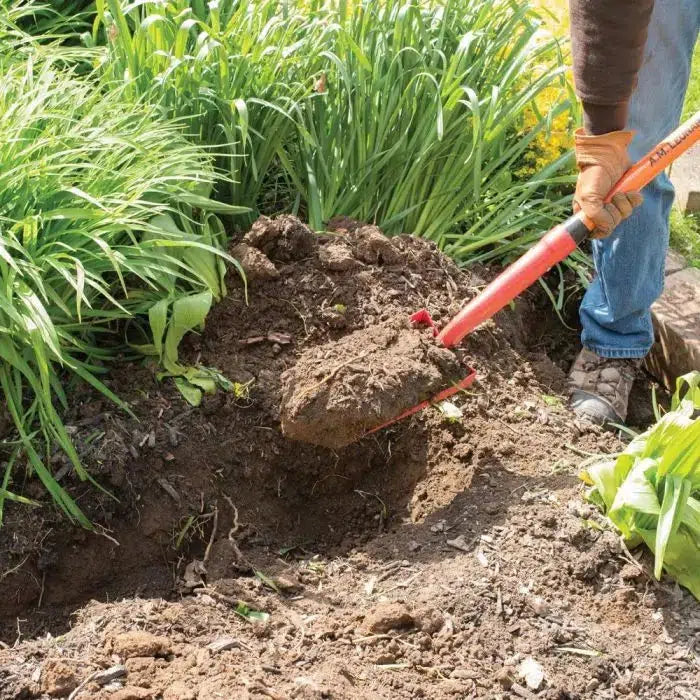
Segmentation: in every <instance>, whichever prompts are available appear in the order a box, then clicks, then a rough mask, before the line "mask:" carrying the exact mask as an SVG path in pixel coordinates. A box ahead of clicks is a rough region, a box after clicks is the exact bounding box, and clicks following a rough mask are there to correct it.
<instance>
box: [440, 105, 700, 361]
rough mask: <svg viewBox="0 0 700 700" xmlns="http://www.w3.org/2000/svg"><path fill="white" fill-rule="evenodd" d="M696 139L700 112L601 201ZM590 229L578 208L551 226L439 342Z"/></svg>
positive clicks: (519, 287) (643, 180)
mask: <svg viewBox="0 0 700 700" xmlns="http://www.w3.org/2000/svg"><path fill="white" fill-rule="evenodd" d="M699 140H700V112H698V113H697V114H695V115H694V116H693V117H691V118H690V119H688V121H686V122H685V123H684V124H682V125H681V126H679V127H678V129H676V130H675V131H674V132H673V133H672V134H670V135H669V136H668V137H667V138H666V139H664V140H663V141H662V142H661V143H659V144H658V145H657V146H656V147H655V148H653V149H652V150H651V151H649V153H647V154H646V155H645V156H644V157H643V158H642V159H641V160H639V161H638V162H637V163H635V164H634V165H633V166H632V167H631V168H630V169H629V170H628V171H627V172H626V173H625V174H624V175H623V176H622V177H621V178H620V180H619V182H618V183H617V184H616V185H615V187H613V188H612V190H610V193H609V194H608V196H607V198H606V201H610V199H612V197H613V195H615V194H617V193H618V192H635V191H637V190H641V189H642V188H643V187H644V186H645V185H648V184H649V183H650V182H651V181H652V180H653V179H654V178H655V177H656V176H657V175H658V174H659V173H661V172H663V171H664V170H665V169H666V168H667V167H668V166H669V165H670V164H671V163H672V162H673V161H674V160H675V159H676V158H678V156H680V155H681V154H682V153H684V152H685V151H687V150H688V149H689V148H690V147H691V146H692V145H693V144H694V143H696V142H697V141H699ZM593 228H594V225H593V222H592V221H591V220H590V219H589V218H588V217H587V216H585V215H584V214H583V213H582V212H579V213H578V214H575V215H574V216H572V217H570V218H569V219H567V220H566V221H565V222H564V223H562V224H559V225H558V226H555V227H554V228H553V229H552V230H551V231H549V233H546V234H545V235H544V236H543V237H542V238H541V239H540V241H539V242H538V243H537V244H536V245H535V246H533V247H532V248H531V249H530V250H529V251H528V252H527V253H525V254H524V255H523V256H522V257H520V258H518V260H516V261H515V262H514V263H513V264H512V265H510V266H509V267H507V268H506V269H505V270H504V271H503V272H502V273H501V274H500V275H499V276H498V277H496V279H495V280H493V282H491V283H490V284H489V285H488V286H487V287H486V288H485V289H484V291H483V292H481V294H479V295H478V296H477V297H475V298H474V299H472V300H471V301H470V302H469V303H468V304H467V305H466V306H465V307H464V308H463V309H462V310H461V311H460V312H459V313H458V314H457V316H455V317H454V318H453V319H452V320H451V321H450V322H449V323H448V324H447V325H446V326H445V327H444V328H443V329H442V331H441V332H440V333H439V334H438V336H437V339H438V342H440V343H441V344H442V345H444V346H445V347H447V348H450V347H453V346H454V345H457V343H459V341H460V340H462V338H464V336H465V335H467V334H468V333H471V331H473V330H474V329H475V328H476V327H477V326H478V325H480V324H481V323H483V322H484V321H486V320H488V319H489V318H491V317H492V316H493V315H494V314H495V313H496V312H498V311H500V310H501V309H502V308H503V307H504V306H506V305H507V304H509V303H510V302H511V301H513V299H515V298H516V297H517V296H518V295H519V294H520V293H521V292H524V291H525V290H526V289H527V288H528V287H530V286H531V285H532V284H534V283H535V282H536V281H537V280H538V279H539V278H540V277H542V275H544V274H545V273H546V272H547V271H548V270H549V269H551V268H552V267H553V266H554V265H556V264H557V263H559V262H561V261H562V260H564V258H566V257H567V256H568V255H569V254H571V253H573V252H574V250H576V247H577V246H578V245H579V244H580V243H582V242H583V241H584V240H586V238H588V234H589V233H590V232H591V231H592V230H593Z"/></svg>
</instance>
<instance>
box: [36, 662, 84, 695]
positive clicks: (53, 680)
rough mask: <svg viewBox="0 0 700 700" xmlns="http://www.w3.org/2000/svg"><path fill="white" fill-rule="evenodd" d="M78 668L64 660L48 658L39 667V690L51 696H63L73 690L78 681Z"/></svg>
mask: <svg viewBox="0 0 700 700" xmlns="http://www.w3.org/2000/svg"><path fill="white" fill-rule="evenodd" d="M79 682H80V681H79V679H78V669H77V668H76V667H75V666H74V665H73V664H69V663H67V662H66V661H62V660H60V659H59V660H55V661H54V660H49V661H47V662H46V663H45V664H44V665H43V667H42V669H41V685H40V687H41V691H42V692H43V693H46V694H47V695H51V696H53V697H63V696H65V695H69V694H70V693H71V692H72V691H74V690H75V689H76V688H77V686H78V683H79Z"/></svg>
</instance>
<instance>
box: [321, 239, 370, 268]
mask: <svg viewBox="0 0 700 700" xmlns="http://www.w3.org/2000/svg"><path fill="white" fill-rule="evenodd" d="M318 257H319V260H320V261H321V264H322V265H323V267H325V268H326V269H327V270H331V272H342V271H345V270H353V269H355V268H357V267H361V266H362V263H361V262H360V261H359V260H356V259H355V256H354V255H353V254H352V248H350V246H349V245H348V244H347V243H340V242H339V243H335V242H334V243H329V244H328V245H325V246H323V247H321V249H320V250H319V252H318Z"/></svg>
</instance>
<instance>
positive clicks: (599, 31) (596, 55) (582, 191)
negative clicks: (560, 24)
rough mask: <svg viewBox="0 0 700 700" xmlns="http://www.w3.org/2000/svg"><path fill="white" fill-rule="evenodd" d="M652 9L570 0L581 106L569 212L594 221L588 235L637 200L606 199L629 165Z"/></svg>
mask: <svg viewBox="0 0 700 700" xmlns="http://www.w3.org/2000/svg"><path fill="white" fill-rule="evenodd" d="M653 9H654V0H569V11H570V15H571V48H572V51H573V59H574V83H575V86H576V93H577V95H578V96H579V98H580V100H581V105H582V107H583V129H579V130H578V131H577V132H576V142H575V151H576V164H577V165H578V168H579V176H578V181H577V182H576V193H575V194H574V211H579V210H583V213H584V214H585V215H586V216H587V217H588V218H589V219H591V220H592V221H593V222H594V224H595V226H596V228H595V229H594V231H593V232H592V233H591V236H592V237H593V238H605V237H606V236H609V235H610V234H611V233H612V230H613V229H614V228H615V227H616V226H617V225H618V224H619V223H620V221H622V220H623V219H626V218H627V217H628V216H629V215H630V214H631V213H632V211H633V209H634V208H635V207H636V206H639V204H640V203H641V201H642V197H641V195H640V194H639V193H638V192H630V193H618V194H617V195H615V197H614V198H613V200H612V201H611V202H605V198H606V196H607V193H608V192H609V191H610V190H611V189H612V187H613V185H614V184H615V183H616V182H617V181H618V180H619V178H620V177H621V176H622V174H623V173H624V172H625V170H626V169H627V168H628V167H629V163H630V160H629V156H628V155H627V147H628V146H629V144H630V142H631V141H632V133H631V132H630V131H625V127H626V125H627V112H628V105H629V100H630V97H631V96H632V92H633V91H634V88H635V86H636V84H637V74H638V73H639V69H640V67H641V65H642V59H643V57H644V47H645V44H646V40H647V30H648V28H649V21H650V19H651V13H652V10H653Z"/></svg>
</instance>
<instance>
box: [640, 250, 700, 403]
mask: <svg viewBox="0 0 700 700" xmlns="http://www.w3.org/2000/svg"><path fill="white" fill-rule="evenodd" d="M681 260H682V259H681ZM681 264H682V262H681V261H679V260H678V259H677V258H676V259H675V260H674V259H671V260H670V261H669V260H668V259H667V261H666V270H667V275H666V285H665V289H664V292H663V294H662V295H661V297H660V298H659V299H658V301H657V302H656V303H655V304H654V306H653V307H652V316H653V319H654V330H655V334H656V343H655V344H654V347H653V348H652V350H651V352H650V353H649V355H648V357H647V359H646V368H647V369H648V370H649V371H650V372H651V373H652V374H653V375H654V376H655V377H657V378H658V379H660V380H661V381H662V382H663V383H664V384H665V385H666V387H667V388H668V389H673V388H674V387H675V382H676V377H678V376H680V375H681V374H685V373H686V372H690V371H691V370H694V369H696V370H700V270H698V269H696V268H693V267H686V268H685V269H678V266H679V265H681ZM671 270H673V271H671Z"/></svg>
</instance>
